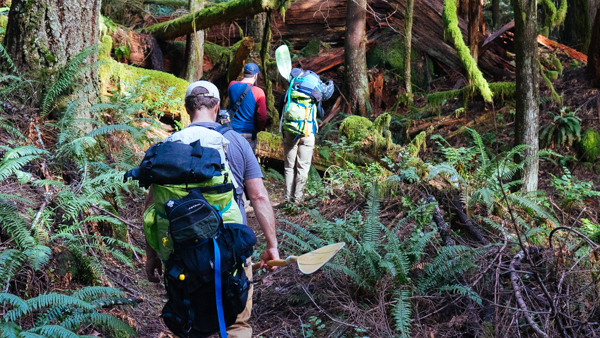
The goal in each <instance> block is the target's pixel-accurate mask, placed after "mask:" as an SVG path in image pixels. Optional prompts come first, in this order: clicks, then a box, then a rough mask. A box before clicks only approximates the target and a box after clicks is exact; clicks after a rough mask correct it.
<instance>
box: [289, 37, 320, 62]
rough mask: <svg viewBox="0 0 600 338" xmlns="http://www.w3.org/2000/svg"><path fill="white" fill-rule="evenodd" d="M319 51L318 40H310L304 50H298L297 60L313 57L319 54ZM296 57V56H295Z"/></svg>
mask: <svg viewBox="0 0 600 338" xmlns="http://www.w3.org/2000/svg"><path fill="white" fill-rule="evenodd" d="M320 49H321V41H319V40H310V41H309V42H308V44H307V45H306V46H304V48H302V49H301V50H300V52H299V53H298V54H297V57H298V58H302V57H306V56H313V55H317V54H319V50H320ZM295 56H296V55H295Z"/></svg>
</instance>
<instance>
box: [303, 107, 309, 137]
mask: <svg viewBox="0 0 600 338" xmlns="http://www.w3.org/2000/svg"><path fill="white" fill-rule="evenodd" d="M304 110H305V114H304V137H308V106H307V107H305V108H304Z"/></svg>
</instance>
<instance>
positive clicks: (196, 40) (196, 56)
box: [183, 0, 204, 83]
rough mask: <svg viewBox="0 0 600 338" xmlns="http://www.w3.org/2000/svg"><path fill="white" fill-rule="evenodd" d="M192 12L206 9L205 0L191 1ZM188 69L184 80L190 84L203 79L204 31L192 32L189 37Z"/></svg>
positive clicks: (187, 44) (187, 49)
mask: <svg viewBox="0 0 600 338" xmlns="http://www.w3.org/2000/svg"><path fill="white" fill-rule="evenodd" d="M189 6H190V7H189V8H190V12H192V13H194V12H196V11H199V10H201V9H202V8H204V0H190V2H189ZM185 55H186V67H185V74H184V77H183V78H184V79H185V80H187V81H188V82H190V83H191V82H194V81H198V80H200V79H201V78H202V66H203V65H204V30H202V29H200V30H198V31H195V32H192V33H190V34H188V35H187V39H186V44H185Z"/></svg>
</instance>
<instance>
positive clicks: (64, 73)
mask: <svg viewBox="0 0 600 338" xmlns="http://www.w3.org/2000/svg"><path fill="white" fill-rule="evenodd" d="M97 51H98V47H97V46H95V45H94V46H90V47H87V48H85V49H84V50H82V51H81V52H80V53H79V54H77V55H76V56H75V57H74V58H72V59H71V60H70V61H69V62H68V63H67V64H66V65H65V67H64V68H63V69H61V70H60V76H59V78H58V80H56V81H55V82H54V83H52V84H51V85H50V87H49V88H48V91H47V92H46V94H45V95H44V98H43V100H42V107H41V108H42V109H41V112H40V115H41V116H42V117H43V116H46V115H47V114H48V112H49V110H50V106H51V105H52V103H53V102H54V100H55V99H56V98H57V97H58V96H59V95H60V94H61V93H62V92H63V91H64V90H65V89H67V88H68V87H69V86H71V85H72V84H73V81H74V80H75V77H76V76H77V75H78V74H79V73H80V72H81V70H82V67H81V64H82V63H83V62H84V61H85V59H87V58H88V56H90V55H92V54H94V53H96V52H97Z"/></svg>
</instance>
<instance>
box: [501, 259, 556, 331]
mask: <svg viewBox="0 0 600 338" xmlns="http://www.w3.org/2000/svg"><path fill="white" fill-rule="evenodd" d="M528 249H529V248H526V249H525V250H528ZM524 257H525V251H524V250H521V251H519V252H518V253H517V254H516V255H515V257H513V259H512V260H511V261H510V265H509V266H508V270H509V271H510V282H511V284H512V286H513V292H514V294H515V298H516V299H517V304H519V308H520V309H521V310H522V311H523V316H524V317H525V320H527V323H529V325H530V326H531V328H532V329H533V330H534V331H535V332H537V333H538V334H539V335H540V336H542V337H548V334H547V333H546V332H544V331H542V330H541V329H540V328H539V327H538V325H537V323H536V322H535V321H534V320H533V319H532V318H531V316H530V315H529V310H528V309H527V304H526V303H525V301H524V300H523V296H522V295H521V287H520V286H519V275H518V273H517V272H516V269H515V266H516V265H519V264H521V260H522V259H523V258H524Z"/></svg>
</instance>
